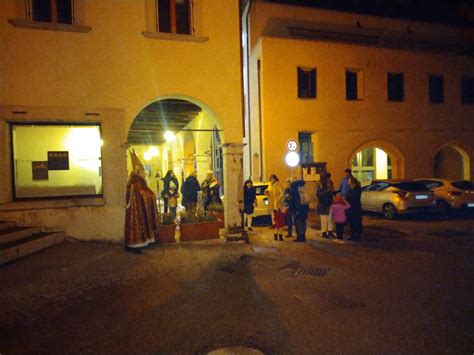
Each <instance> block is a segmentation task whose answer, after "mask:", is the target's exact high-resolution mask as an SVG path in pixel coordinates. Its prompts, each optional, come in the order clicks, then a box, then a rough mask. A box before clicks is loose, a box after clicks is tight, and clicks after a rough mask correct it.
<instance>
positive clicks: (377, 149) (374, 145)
mask: <svg viewBox="0 0 474 355" xmlns="http://www.w3.org/2000/svg"><path fill="white" fill-rule="evenodd" d="M349 166H350V167H351V169H352V173H353V175H354V176H355V177H357V179H358V180H359V181H361V183H362V184H363V185H364V184H368V183H370V182H371V181H372V180H375V179H398V178H403V156H402V155H401V153H400V152H399V151H398V149H396V148H395V147H394V146H393V145H391V144H390V143H387V142H384V141H371V142H367V143H365V144H363V145H361V146H359V147H358V148H356V149H355V150H354V152H353V153H352V154H351V156H350V158H349Z"/></svg>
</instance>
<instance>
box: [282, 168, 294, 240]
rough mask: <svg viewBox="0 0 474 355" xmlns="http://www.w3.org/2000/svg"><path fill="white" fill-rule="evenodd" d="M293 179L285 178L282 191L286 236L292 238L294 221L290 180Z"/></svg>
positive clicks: (292, 179)
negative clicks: (284, 186)
mask: <svg viewBox="0 0 474 355" xmlns="http://www.w3.org/2000/svg"><path fill="white" fill-rule="evenodd" d="M292 181H295V178H294V177H292V178H289V179H286V183H287V185H286V188H285V191H284V192H283V201H284V204H285V206H286V208H287V212H286V226H287V233H286V238H293V224H294V221H295V215H294V211H293V209H292V206H291V182H292Z"/></svg>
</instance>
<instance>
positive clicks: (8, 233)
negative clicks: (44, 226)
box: [0, 227, 41, 246]
mask: <svg viewBox="0 0 474 355" xmlns="http://www.w3.org/2000/svg"><path fill="white" fill-rule="evenodd" d="M40 232H41V228H40V227H14V228H10V229H4V230H2V231H0V246H2V245H5V244H9V243H12V242H15V241H17V240H21V239H25V238H28V237H31V236H32V235H35V234H38V233H40Z"/></svg>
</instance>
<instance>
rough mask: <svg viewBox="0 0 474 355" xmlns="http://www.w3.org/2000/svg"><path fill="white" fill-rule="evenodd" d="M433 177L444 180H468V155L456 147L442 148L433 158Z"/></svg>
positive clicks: (447, 146)
mask: <svg viewBox="0 0 474 355" xmlns="http://www.w3.org/2000/svg"><path fill="white" fill-rule="evenodd" d="M433 175H434V177H437V178H444V179H453V180H463V179H466V180H469V179H470V159H469V155H468V154H467V153H466V151H465V150H464V149H461V148H459V147H458V146H455V145H445V146H443V147H442V148H441V149H439V150H438V152H437V153H436V155H435V156H434V158H433Z"/></svg>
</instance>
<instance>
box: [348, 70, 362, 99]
mask: <svg viewBox="0 0 474 355" xmlns="http://www.w3.org/2000/svg"><path fill="white" fill-rule="evenodd" d="M344 73H345V78H344V79H345V84H346V101H362V100H363V99H364V75H363V73H364V72H363V70H362V69H356V68H346V70H345V72H344ZM349 73H350V74H352V75H354V77H355V97H350V96H349V95H348V94H349V93H350V91H349V90H348V89H349V86H348V74H349Z"/></svg>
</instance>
